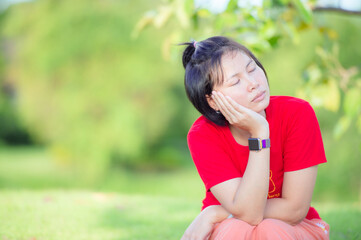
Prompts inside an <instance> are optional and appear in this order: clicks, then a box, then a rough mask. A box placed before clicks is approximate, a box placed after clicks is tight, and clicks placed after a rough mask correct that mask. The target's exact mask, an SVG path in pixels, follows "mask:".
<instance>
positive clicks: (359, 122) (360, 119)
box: [356, 115, 361, 133]
mask: <svg viewBox="0 0 361 240" xmlns="http://www.w3.org/2000/svg"><path fill="white" fill-rule="evenodd" d="M356 126H357V128H358V132H359V133H361V115H360V116H358V118H357V121H356Z"/></svg>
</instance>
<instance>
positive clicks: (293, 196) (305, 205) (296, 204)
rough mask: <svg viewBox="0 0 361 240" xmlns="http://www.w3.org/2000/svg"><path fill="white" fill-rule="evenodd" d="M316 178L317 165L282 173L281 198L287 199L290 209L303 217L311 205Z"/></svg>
mask: <svg viewBox="0 0 361 240" xmlns="http://www.w3.org/2000/svg"><path fill="white" fill-rule="evenodd" d="M316 176H317V165H316V166H312V167H308V168H304V169H301V170H297V171H292V172H285V173H284V179H283V187H282V198H284V199H287V200H288V201H289V203H290V204H291V206H292V208H293V209H295V210H297V211H298V212H299V214H300V215H301V216H302V215H303V217H305V216H306V214H307V212H308V209H309V207H310V204H311V199H312V194H313V189H314V186H315V183H316ZM303 217H302V218H303Z"/></svg>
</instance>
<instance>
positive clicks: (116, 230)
mask: <svg viewBox="0 0 361 240" xmlns="http://www.w3.org/2000/svg"><path fill="white" fill-rule="evenodd" d="M21 156H23V157H21ZM24 156H25V157H24ZM46 159H47V157H46V155H45V154H44V152H42V151H38V150H30V151H28V150H25V152H24V151H20V152H19V151H16V152H11V151H10V152H9V151H5V152H4V151H3V152H1V151H0V187H1V190H0V206H1V208H0V223H1V224H0V240H57V239H61V240H64V239H66V240H81V239H101V240H108V239H109V240H116V239H119V240H120V239H150V240H152V239H179V238H180V237H181V235H182V233H183V231H184V230H185V228H186V227H187V225H188V224H189V223H190V222H191V221H192V219H193V218H194V217H195V216H196V215H197V214H198V212H199V210H200V203H201V198H202V196H203V190H202V185H201V183H200V181H199V179H198V176H197V174H196V172H195V170H194V169H192V168H191V169H184V170H181V171H176V172H170V173H169V172H168V173H161V174H160V173H157V174H154V173H153V174H152V173H149V174H134V173H126V172H122V173H121V172H117V173H116V172H113V173H111V174H109V177H108V178H107V179H106V180H104V181H103V182H101V183H99V184H98V185H97V186H92V187H89V186H88V187H87V186H85V185H82V184H77V182H76V179H71V178H67V174H66V173H65V172H62V171H60V170H59V169H58V168H56V166H55V165H53V163H51V162H50V161H45V160H46ZM40 166H41V167H40ZM313 205H314V206H315V207H316V209H317V210H318V211H319V213H320V215H321V216H322V217H323V219H324V220H325V221H326V222H328V223H329V224H330V226H331V239H361V228H360V223H361V206H360V203H346V202H343V203H331V202H315V203H313Z"/></svg>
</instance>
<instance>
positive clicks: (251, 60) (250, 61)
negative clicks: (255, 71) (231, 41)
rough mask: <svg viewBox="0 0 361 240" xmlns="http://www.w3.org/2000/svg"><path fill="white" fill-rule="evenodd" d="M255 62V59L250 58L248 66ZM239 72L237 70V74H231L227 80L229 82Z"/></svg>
mask: <svg viewBox="0 0 361 240" xmlns="http://www.w3.org/2000/svg"><path fill="white" fill-rule="evenodd" d="M252 62H253V59H250V60H249V62H248V63H247V65H246V68H247V67H248V66H249V65H250V64H251V63H252ZM238 73H239V72H236V73H235V74H233V75H232V76H230V77H229V78H228V79H227V80H226V82H228V81H229V80H230V79H232V78H233V77H235V76H236V75H237V74H238Z"/></svg>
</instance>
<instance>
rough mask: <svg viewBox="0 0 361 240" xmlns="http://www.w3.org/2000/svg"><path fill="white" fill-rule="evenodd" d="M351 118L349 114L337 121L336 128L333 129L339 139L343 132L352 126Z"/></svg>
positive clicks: (334, 134) (335, 136)
mask: <svg viewBox="0 0 361 240" xmlns="http://www.w3.org/2000/svg"><path fill="white" fill-rule="evenodd" d="M350 124H351V119H350V118H349V117H347V116H343V117H341V118H340V119H339V120H338V122H337V123H336V126H335V128H334V129H333V136H334V138H336V139H339V138H340V137H341V136H342V134H344V133H345V132H346V131H347V129H348V128H349V127H350Z"/></svg>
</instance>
